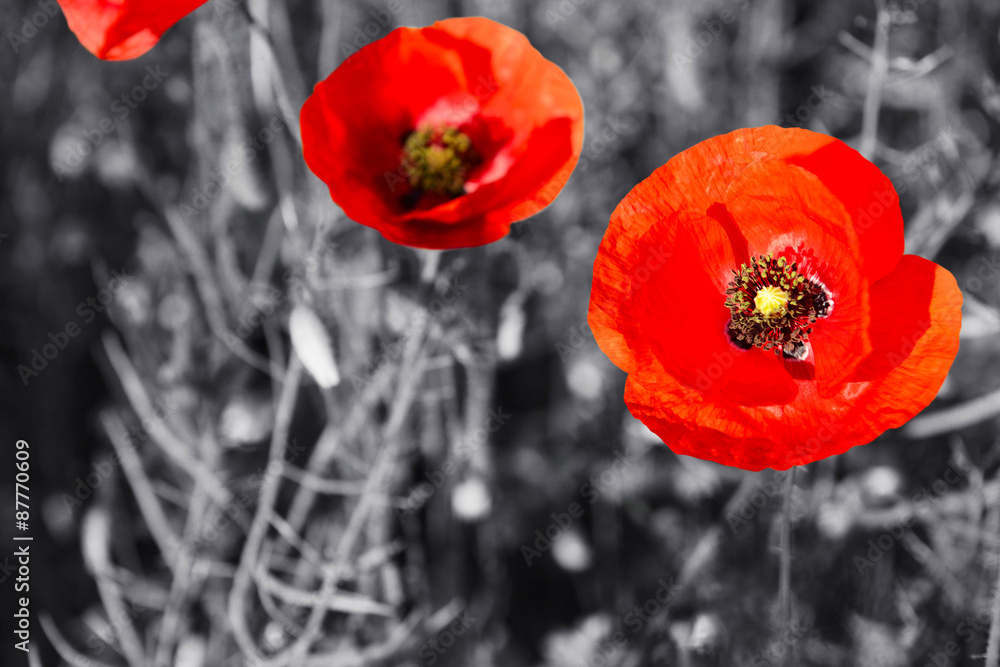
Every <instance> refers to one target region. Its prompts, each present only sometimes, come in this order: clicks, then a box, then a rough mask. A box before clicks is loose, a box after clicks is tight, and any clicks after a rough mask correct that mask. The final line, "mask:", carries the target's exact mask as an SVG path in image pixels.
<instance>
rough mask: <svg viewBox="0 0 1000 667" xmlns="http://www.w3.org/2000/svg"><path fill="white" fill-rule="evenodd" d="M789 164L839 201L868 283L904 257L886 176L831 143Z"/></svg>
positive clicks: (899, 224) (900, 217) (838, 143)
mask: <svg viewBox="0 0 1000 667" xmlns="http://www.w3.org/2000/svg"><path fill="white" fill-rule="evenodd" d="M788 162H789V163H791V164H794V165H798V166H799V167H802V168H803V169H806V170H808V171H810V172H812V173H813V174H815V175H816V177H817V178H819V180H821V181H822V182H823V185H825V186H826V187H827V189H829V190H830V192H832V193H833V194H834V195H835V196H836V197H837V199H839V200H840V201H841V203H842V204H843V205H844V208H845V209H846V210H847V212H848V213H849V214H850V216H851V219H852V221H853V223H854V231H855V233H856V234H857V237H858V242H859V244H860V247H861V254H862V255H863V256H864V264H865V274H866V275H867V277H868V280H869V282H875V281H876V280H878V279H880V278H883V277H884V276H886V275H887V274H888V273H889V272H890V271H892V270H893V268H895V266H896V264H898V263H899V260H900V258H901V257H902V256H903V245H904V240H903V214H902V213H901V212H900V210H899V195H897V194H896V189H895V188H894V187H893V185H892V181H890V180H889V179H888V178H887V177H886V175H885V174H883V173H882V172H881V171H880V170H879V168H878V167H876V166H875V165H874V164H872V163H871V162H869V161H868V160H866V159H865V158H864V157H863V156H862V155H861V154H860V153H858V152H857V151H856V150H854V149H853V148H851V147H850V146H848V145H847V144H845V143H843V142H842V141H831V142H830V143H828V144H827V145H825V146H823V147H822V148H820V149H819V150H817V151H814V152H812V153H809V154H807V155H795V156H791V157H789V158H788Z"/></svg>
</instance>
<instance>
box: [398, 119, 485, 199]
mask: <svg viewBox="0 0 1000 667" xmlns="http://www.w3.org/2000/svg"><path fill="white" fill-rule="evenodd" d="M475 159H476V156H475V153H474V151H473V150H472V142H471V140H470V139H469V137H468V135H466V134H464V133H462V132H459V131H458V130H457V129H455V128H453V127H437V128H434V127H425V128H423V129H420V130H416V131H414V132H412V133H410V135H409V136H408V137H407V138H406V141H405V142H404V144H403V154H402V157H401V162H402V167H403V170H404V172H405V173H407V174H408V175H409V181H410V185H411V186H412V187H414V188H417V189H418V190H420V191H421V192H424V193H430V194H435V195H443V196H449V197H456V196H458V195H460V194H462V192H463V190H464V187H465V178H466V176H468V172H469V170H470V168H471V166H472V163H473V162H474V161H475Z"/></svg>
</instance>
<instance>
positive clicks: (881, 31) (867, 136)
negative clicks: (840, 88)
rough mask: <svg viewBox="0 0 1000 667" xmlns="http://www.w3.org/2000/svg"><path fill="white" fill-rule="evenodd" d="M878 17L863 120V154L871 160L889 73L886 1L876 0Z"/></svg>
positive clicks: (888, 17)
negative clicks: (883, 88)
mask: <svg viewBox="0 0 1000 667" xmlns="http://www.w3.org/2000/svg"><path fill="white" fill-rule="evenodd" d="M875 5H876V7H877V10H878V17H877V18H876V21H875V46H874V47H873V49H872V57H871V62H872V71H871V74H870V75H869V77H868V90H867V92H866V93H865V107H864V114H863V116H862V118H861V154H862V155H864V156H865V157H866V158H868V159H869V160H871V159H872V158H874V156H875V146H876V142H877V140H878V114H879V107H881V105H882V86H883V84H884V83H885V76H886V74H887V73H888V71H889V55H888V51H889V24H890V21H891V17H890V16H889V10H888V9H886V6H885V0H875Z"/></svg>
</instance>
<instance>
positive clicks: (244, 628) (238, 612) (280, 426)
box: [228, 353, 303, 664]
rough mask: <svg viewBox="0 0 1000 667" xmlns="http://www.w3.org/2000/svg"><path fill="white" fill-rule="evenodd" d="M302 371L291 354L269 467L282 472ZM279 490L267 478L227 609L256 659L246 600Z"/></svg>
mask: <svg viewBox="0 0 1000 667" xmlns="http://www.w3.org/2000/svg"><path fill="white" fill-rule="evenodd" d="M302 371H303V367H302V362H301V361H299V358H298V357H297V356H296V355H295V354H294V353H292V354H291V357H290V358H289V361H288V370H287V371H286V373H285V376H284V382H283V386H282V392H281V395H280V396H279V397H278V408H277V410H275V416H274V430H273V431H272V432H271V447H270V455H269V456H268V461H269V464H268V467H270V465H271V464H272V463H273V464H275V465H276V466H278V467H279V468H278V469H279V470H280V467H281V466H282V463H281V461H282V457H283V455H284V451H285V442H286V441H287V439H288V431H289V429H290V428H291V422H292V414H293V412H294V409H295V401H296V398H297V397H298V394H299V385H300V384H301V382H302ZM280 487H281V475H273V474H272V475H265V477H264V483H263V484H262V485H261V490H260V499H259V501H258V505H257V512H256V513H255V514H254V518H253V522H252V523H251V525H250V531H249V533H248V535H247V540H246V543H245V544H244V546H243V552H242V554H241V555H240V564H239V567H238V568H237V570H236V574H235V576H234V577H233V587H232V589H231V590H230V593H229V604H228V609H229V619H230V623H231V624H232V628H233V636H234V637H235V639H236V643H237V644H238V645H239V647H240V650H242V651H243V653H244V654H245V655H247V656H255V657H256V656H257V654H258V653H259V652H258V651H257V646H256V642H254V639H253V637H252V636H251V635H250V628H249V626H248V625H247V612H246V609H245V607H246V600H247V595H248V593H249V591H250V585H251V583H252V581H253V573H254V571H255V570H256V562H257V556H258V554H259V553H260V552H261V546H262V545H263V543H264V537H265V536H266V534H267V529H268V527H269V526H270V525H271V522H270V520H269V516H270V514H271V513H272V512H273V508H274V503H275V500H277V497H278V490H279V488H280ZM269 664H270V663H269Z"/></svg>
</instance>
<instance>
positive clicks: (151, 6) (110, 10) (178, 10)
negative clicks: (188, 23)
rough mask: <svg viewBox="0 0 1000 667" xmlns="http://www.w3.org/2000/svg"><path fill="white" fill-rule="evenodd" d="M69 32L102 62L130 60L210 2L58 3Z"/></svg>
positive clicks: (108, 0)
mask: <svg viewBox="0 0 1000 667" xmlns="http://www.w3.org/2000/svg"><path fill="white" fill-rule="evenodd" d="M58 1H59V5H60V6H61V7H62V10H63V14H65V15H66V23H67V24H69V29H70V30H72V31H73V33H74V34H76V36H77V38H78V39H79V40H80V43H81V44H83V46H84V47H85V48H86V49H87V50H88V51H90V52H91V53H93V54H94V55H95V56H97V57H98V58H101V59H103V60H129V59H132V58H138V57H139V56H141V55H142V54H144V53H146V52H147V51H149V50H150V49H151V48H153V46H155V45H156V43H157V42H158V41H159V40H160V37H161V36H162V35H163V33H165V32H166V31H167V30H168V29H169V28H170V27H171V26H173V25H174V24H175V23H177V21H179V20H180V19H182V18H183V17H185V16H187V15H188V14H190V13H191V12H193V11H194V10H195V9H197V8H198V7H200V6H201V5H203V4H205V3H206V2H207V1H208V0H176V1H175V2H162V1H160V0H58Z"/></svg>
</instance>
